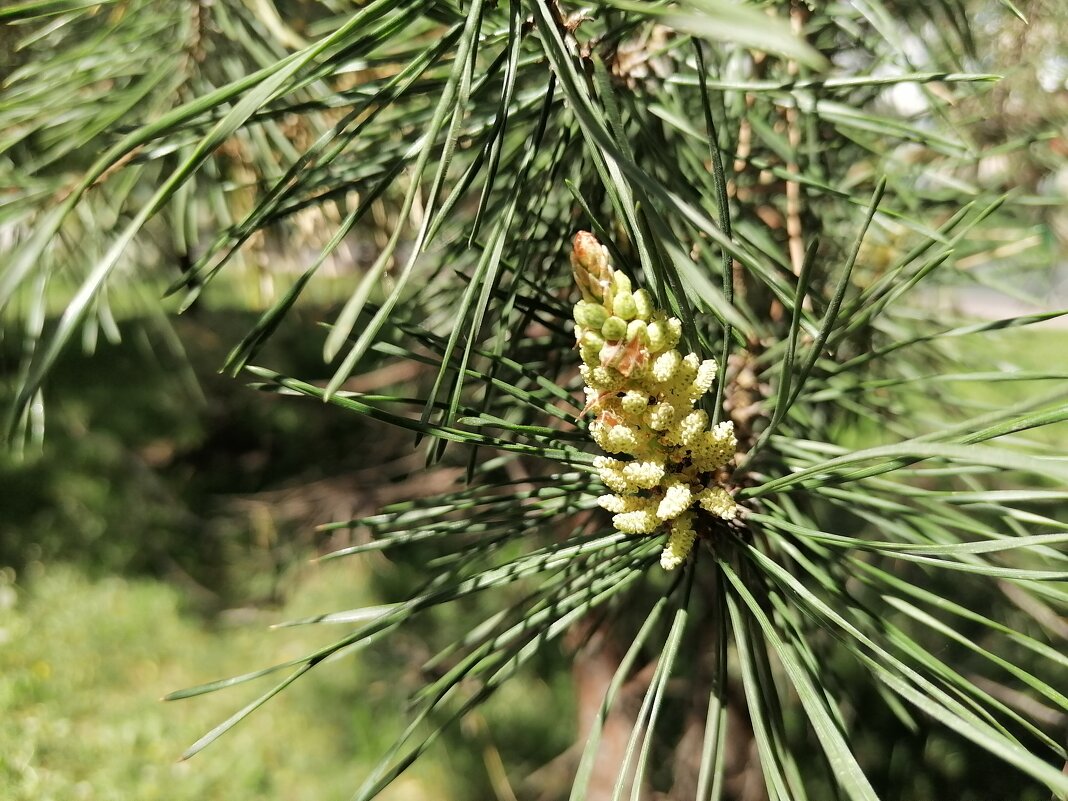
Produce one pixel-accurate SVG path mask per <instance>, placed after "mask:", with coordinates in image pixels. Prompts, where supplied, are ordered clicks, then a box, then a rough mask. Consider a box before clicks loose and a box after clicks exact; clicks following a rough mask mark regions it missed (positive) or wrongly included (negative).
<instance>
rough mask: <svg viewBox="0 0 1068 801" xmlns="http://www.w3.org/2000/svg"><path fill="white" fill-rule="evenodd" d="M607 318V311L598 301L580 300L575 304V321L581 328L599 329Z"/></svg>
mask: <svg viewBox="0 0 1068 801" xmlns="http://www.w3.org/2000/svg"><path fill="white" fill-rule="evenodd" d="M607 319H608V312H607V311H606V310H605V308H604V306H602V305H601V304H600V303H592V302H589V301H585V300H580V301H579V302H578V303H576V304H575V322H576V323H578V324H579V325H581V326H582V327H583V328H589V329H590V330H592V331H599V330H600V328H601V326H602V325H604V321H605V320H607Z"/></svg>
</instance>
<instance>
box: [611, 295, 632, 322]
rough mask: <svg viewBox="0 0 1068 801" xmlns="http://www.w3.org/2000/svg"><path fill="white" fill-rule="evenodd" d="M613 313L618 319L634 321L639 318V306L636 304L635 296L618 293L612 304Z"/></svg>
mask: <svg viewBox="0 0 1068 801" xmlns="http://www.w3.org/2000/svg"><path fill="white" fill-rule="evenodd" d="M612 311H613V313H614V314H615V315H616V317H620V318H622V319H624V320H633V319H634V318H635V317H637V316H638V306H637V304H635V302H634V295H632V294H631V293H630V292H617V293H616V298H615V300H614V301H613V303H612Z"/></svg>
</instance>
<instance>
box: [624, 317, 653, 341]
mask: <svg viewBox="0 0 1068 801" xmlns="http://www.w3.org/2000/svg"><path fill="white" fill-rule="evenodd" d="M635 340H638V341H639V342H641V344H643V345H648V344H649V327H648V326H647V325H646V324H645V321H644V320H631V321H630V323H628V324H627V342H634V341H635Z"/></svg>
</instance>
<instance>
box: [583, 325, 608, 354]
mask: <svg viewBox="0 0 1068 801" xmlns="http://www.w3.org/2000/svg"><path fill="white" fill-rule="evenodd" d="M602 325H603V323H602ZM602 345H604V337H602V336H601V335H600V334H599V333H598V332H597V331H585V332H583V334H582V347H584V348H585V347H590V348H597V350H600V349H601V346H602Z"/></svg>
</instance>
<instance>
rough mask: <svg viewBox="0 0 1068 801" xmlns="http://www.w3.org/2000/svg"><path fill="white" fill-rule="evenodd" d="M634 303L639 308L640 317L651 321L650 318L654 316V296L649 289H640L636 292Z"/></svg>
mask: <svg viewBox="0 0 1068 801" xmlns="http://www.w3.org/2000/svg"><path fill="white" fill-rule="evenodd" d="M634 305H635V306H636V307H637V309H638V314H637V316H638V318H639V319H641V320H645V322H649V318H650V317H652V316H653V296H652V295H650V294H649V291H648V290H647V289H639V290H638V291H637V292H635V293H634Z"/></svg>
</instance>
